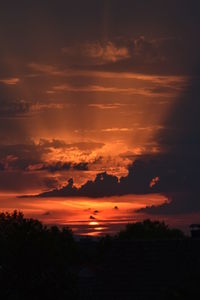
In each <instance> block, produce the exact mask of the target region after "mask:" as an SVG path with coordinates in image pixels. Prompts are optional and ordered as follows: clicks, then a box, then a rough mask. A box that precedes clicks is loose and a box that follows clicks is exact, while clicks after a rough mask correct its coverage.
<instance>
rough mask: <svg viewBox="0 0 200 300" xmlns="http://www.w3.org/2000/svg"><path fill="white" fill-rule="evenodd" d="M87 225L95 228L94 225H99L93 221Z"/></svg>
mask: <svg viewBox="0 0 200 300" xmlns="http://www.w3.org/2000/svg"><path fill="white" fill-rule="evenodd" d="M89 225H92V226H95V225H99V223H98V222H95V221H92V222H89Z"/></svg>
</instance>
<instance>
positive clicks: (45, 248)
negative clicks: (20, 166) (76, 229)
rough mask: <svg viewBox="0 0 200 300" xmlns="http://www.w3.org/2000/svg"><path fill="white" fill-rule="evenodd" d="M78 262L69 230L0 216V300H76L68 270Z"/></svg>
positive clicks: (14, 215)
mask: <svg viewBox="0 0 200 300" xmlns="http://www.w3.org/2000/svg"><path fill="white" fill-rule="evenodd" d="M78 262H79V255H78V249H77V245H76V243H75V241H74V238H73V235H72V232H71V230H69V229H68V228H63V229H59V228H58V227H56V226H54V227H51V228H47V227H46V226H44V225H43V224H42V223H41V222H39V221H38V220H34V219H26V218H24V216H23V214H22V213H21V212H17V211H14V212H13V213H11V214H10V213H0V290H1V296H2V299H64V297H65V298H66V299H76V281H75V278H74V277H73V275H72V274H71V272H70V267H71V266H72V265H74V264H77V263H78Z"/></svg>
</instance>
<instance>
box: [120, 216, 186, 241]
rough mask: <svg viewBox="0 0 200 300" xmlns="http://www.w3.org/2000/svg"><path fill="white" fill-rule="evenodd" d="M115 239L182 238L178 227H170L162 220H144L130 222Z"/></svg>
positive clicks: (182, 235)
mask: <svg viewBox="0 0 200 300" xmlns="http://www.w3.org/2000/svg"><path fill="white" fill-rule="evenodd" d="M116 238H117V239H122V240H124V239H177V238H184V234H183V232H182V231H180V230H179V229H171V228H169V227H168V226H167V225H166V224H165V223H164V222H159V221H151V220H148V219H147V220H144V221H143V222H136V223H130V224H127V225H126V228H125V230H122V231H120V232H119V233H118V234H117V236H116Z"/></svg>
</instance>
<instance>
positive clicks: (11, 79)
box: [0, 77, 20, 85]
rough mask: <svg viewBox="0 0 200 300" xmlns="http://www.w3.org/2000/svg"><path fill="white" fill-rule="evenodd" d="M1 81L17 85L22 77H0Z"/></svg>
mask: <svg viewBox="0 0 200 300" xmlns="http://www.w3.org/2000/svg"><path fill="white" fill-rule="evenodd" d="M0 82H1V83H4V84H6V85H15V84H17V83H19V82H20V79H19V78H17V77H11V78H3V79H0Z"/></svg>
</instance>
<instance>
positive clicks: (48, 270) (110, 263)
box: [0, 212, 200, 300]
mask: <svg viewBox="0 0 200 300" xmlns="http://www.w3.org/2000/svg"><path fill="white" fill-rule="evenodd" d="M0 291H1V299H9V300H12V299H13V300H14V299H16V300H18V299H31V300H38V299H45V300H46V299H57V300H59V299H61V300H62V299H87V300H90V299H91V300H92V299H94V300H95V299H110V300H112V299H115V300H117V299H123V300H125V299H135V300H139V299H141V300H143V299H148V300H149V299H150V300H151V299H154V300H156V299H159V300H162V299H199V298H200V240H199V239H192V238H188V237H185V236H184V234H183V233H182V232H180V231H179V230H174V229H169V228H168V227H167V226H166V225H165V224H164V223H160V222H151V221H149V220H146V221H144V222H142V223H136V224H129V225H128V226H127V228H126V229H125V230H124V231H123V232H121V233H119V234H117V235H116V236H115V237H104V238H102V239H100V240H98V241H94V240H91V239H89V238H83V239H81V240H79V241H76V240H75V239H74V237H73V234H72V232H71V231H70V230H69V229H67V228H63V229H58V228H57V227H51V228H47V227H45V226H43V225H42V224H41V223H40V222H39V221H37V220H32V219H25V218H24V217H23V215H22V214H21V213H17V212H14V213H13V214H12V215H10V214H3V213H2V214H0Z"/></svg>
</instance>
